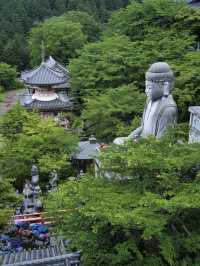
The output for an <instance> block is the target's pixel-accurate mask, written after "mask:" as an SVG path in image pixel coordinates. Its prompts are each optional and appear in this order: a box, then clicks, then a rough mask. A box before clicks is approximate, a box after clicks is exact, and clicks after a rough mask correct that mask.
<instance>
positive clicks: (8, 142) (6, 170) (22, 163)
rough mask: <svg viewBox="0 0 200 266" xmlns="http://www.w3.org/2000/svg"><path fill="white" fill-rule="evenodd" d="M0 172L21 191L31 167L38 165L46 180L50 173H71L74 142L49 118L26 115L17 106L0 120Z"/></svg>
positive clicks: (75, 141)
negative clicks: (0, 143) (0, 139)
mask: <svg viewBox="0 0 200 266" xmlns="http://www.w3.org/2000/svg"><path fill="white" fill-rule="evenodd" d="M0 133H1V134H2V137H3V140H4V141H3V143H2V145H1V146H0V169H1V170H0V172H1V175H2V176H3V177H4V178H5V177H6V178H12V179H14V180H15V181H16V182H15V183H16V186H17V187H19V188H21V187H22V184H23V182H24V180H25V179H27V178H28V177H30V169H31V166H32V164H36V165H38V166H39V169H40V173H41V175H43V176H45V177H48V174H49V172H50V171H52V170H54V169H55V170H57V171H58V172H59V173H60V175H61V176H62V174H63V172H65V176H66V172H67V171H70V162H69V161H70V158H71V154H72V153H73V152H74V150H75V149H76V145H77V139H76V137H75V136H73V135H72V134H71V133H70V132H66V131H65V130H64V129H63V128H60V127H58V126H57V125H56V123H55V122H54V121H53V120H52V119H45V120H44V119H41V118H40V116H39V115H38V114H35V113H28V112H26V111H25V110H24V109H23V108H22V107H20V106H16V107H15V108H14V109H12V110H11V111H10V112H8V113H7V114H6V115H4V116H3V117H2V119H1V123H0Z"/></svg>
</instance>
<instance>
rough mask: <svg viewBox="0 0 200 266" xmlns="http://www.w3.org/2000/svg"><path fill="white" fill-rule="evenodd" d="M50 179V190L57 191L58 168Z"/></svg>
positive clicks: (51, 174)
mask: <svg viewBox="0 0 200 266" xmlns="http://www.w3.org/2000/svg"><path fill="white" fill-rule="evenodd" d="M49 177H50V180H49V188H48V190H49V191H56V190H57V186H58V180H59V179H58V174H57V172H56V170H53V171H52V172H51V173H50V175H49Z"/></svg>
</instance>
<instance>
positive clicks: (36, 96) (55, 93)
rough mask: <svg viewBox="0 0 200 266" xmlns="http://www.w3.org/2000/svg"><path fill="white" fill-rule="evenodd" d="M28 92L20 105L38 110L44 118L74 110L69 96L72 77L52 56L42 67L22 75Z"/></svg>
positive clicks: (21, 98)
mask: <svg viewBox="0 0 200 266" xmlns="http://www.w3.org/2000/svg"><path fill="white" fill-rule="evenodd" d="M21 80H22V82H24V84H25V86H26V88H27V92H25V93H24V94H23V95H21V97H20V103H21V105H22V106H23V107H25V108H26V109H27V110H30V111H31V110H37V111H39V112H40V113H41V114H42V115H43V116H55V117H56V116H57V115H58V114H59V113H60V112H66V111H71V110H73V109H74V103H73V99H72V98H71V97H70V96H69V87H70V77H69V72H68V70H67V69H66V68H65V67H64V66H62V65H61V64H60V63H58V62H57V61H56V60H54V59H53V58H52V57H51V56H50V57H49V58H48V59H47V60H46V61H43V62H42V63H41V65H40V66H38V67H36V68H34V69H32V70H29V71H25V72H22V73H21Z"/></svg>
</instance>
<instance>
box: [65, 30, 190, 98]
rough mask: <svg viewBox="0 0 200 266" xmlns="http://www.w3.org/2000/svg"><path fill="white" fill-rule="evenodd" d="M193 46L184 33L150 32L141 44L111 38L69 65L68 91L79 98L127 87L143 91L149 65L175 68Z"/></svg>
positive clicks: (117, 36) (122, 37)
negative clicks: (70, 76)
mask: <svg viewBox="0 0 200 266" xmlns="http://www.w3.org/2000/svg"><path fill="white" fill-rule="evenodd" d="M193 43H194V38H193V37H192V36H188V33H187V32H177V31H176V30H165V31H161V30H160V29H158V28H152V29H151V31H150V32H148V34H146V36H145V38H144V39H143V40H142V41H134V42H133V41H130V39H129V38H128V37H127V36H124V35H115V36H114V37H108V38H105V39H104V40H103V41H101V42H96V43H92V44H88V45H86V46H85V47H84V48H83V50H82V52H81V55H80V56H79V57H78V58H76V59H73V60H71V62H70V70H71V74H72V90H73V91H74V94H75V95H76V96H77V97H79V98H83V97H85V96H88V95H92V94H93V93H94V92H97V91H98V92H104V91H105V90H106V89H107V88H116V87H118V86H121V85H125V84H130V83H134V84H135V85H136V86H137V87H138V89H140V90H142V91H144V78H145V77H144V76H145V72H146V70H147V69H148V67H149V65H150V64H152V63H154V62H156V61H162V60H164V61H167V62H169V63H171V64H174V65H177V66H178V67H179V65H180V64H183V61H184V59H185V55H186V54H187V53H188V52H189V49H191V46H192V44H193ZM177 72H178V71H177Z"/></svg>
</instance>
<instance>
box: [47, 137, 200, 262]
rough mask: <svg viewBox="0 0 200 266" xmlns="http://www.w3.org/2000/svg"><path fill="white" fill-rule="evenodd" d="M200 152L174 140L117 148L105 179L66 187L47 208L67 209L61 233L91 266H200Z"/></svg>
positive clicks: (107, 156) (105, 158) (108, 157)
mask: <svg viewBox="0 0 200 266" xmlns="http://www.w3.org/2000/svg"><path fill="white" fill-rule="evenodd" d="M199 150H200V149H199V144H187V143H183V144H177V143H176V142H174V141H171V142H170V141H169V139H168V138H167V139H162V140H155V139H153V138H150V139H147V140H142V141H141V142H140V143H139V144H138V143H137V144H136V143H135V144H134V143H127V144H126V145H125V146H123V147H122V146H116V145H114V146H111V147H110V148H108V149H107V150H104V152H103V155H102V157H101V162H102V168H101V172H100V173H101V177H97V178H94V177H91V176H89V175H86V176H84V177H83V178H82V179H81V180H80V181H79V182H77V181H68V182H65V183H63V185H61V186H60V189H59V191H58V192H57V193H54V194H52V195H50V196H49V198H48V201H47V206H48V208H49V209H48V210H49V211H52V212H54V210H55V209H56V210H59V209H63V208H66V209H69V210H68V212H67V213H66V214H60V215H58V216H56V220H57V222H58V223H57V228H58V229H59V230H61V232H63V233H64V234H65V235H67V236H68V237H70V236H71V239H72V247H73V248H79V249H81V250H82V251H83V260H84V263H85V264H86V265H88V266H89V265H94V264H95V265H99V266H100V265H140V266H143V265H198V263H199V259H200V258H199V255H198V254H199V239H200V232H199V227H198V220H199V214H200V212H199V210H200V206H199V200H198V199H199V189H200V186H199V169H200V168H199ZM180 155H181V156H180ZM105 172H107V173H110V174H111V175H112V178H109V179H107V178H103V176H102V174H103V173H105ZM75 235H76V237H74V236H75Z"/></svg>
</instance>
